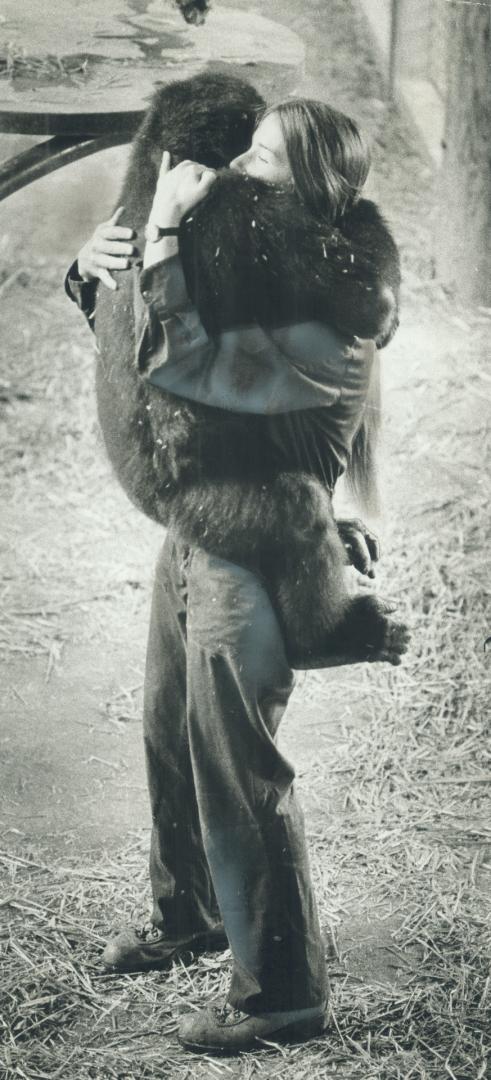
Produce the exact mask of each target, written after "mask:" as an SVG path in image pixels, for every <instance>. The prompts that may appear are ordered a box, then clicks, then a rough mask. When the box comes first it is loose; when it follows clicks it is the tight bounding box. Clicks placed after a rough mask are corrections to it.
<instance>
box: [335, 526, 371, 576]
mask: <svg viewBox="0 0 491 1080" xmlns="http://www.w3.org/2000/svg"><path fill="white" fill-rule="evenodd" d="M336 525H337V527H338V533H339V535H340V537H341V540H342V541H343V544H344V546H345V548H346V552H347V555H348V559H349V561H350V564H351V565H352V566H354V568H355V570H358V573H360V574H365V575H366V576H367V577H370V578H374V577H375V569H374V566H373V563H376V562H378V560H379V559H380V544H379V542H378V539H377V537H376V536H375V534H374V533H372V532H370V530H369V529H367V527H366V525H364V523H363V521H360V519H359V518H339V519H338V520H337V521H336Z"/></svg>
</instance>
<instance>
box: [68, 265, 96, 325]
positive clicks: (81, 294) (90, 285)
mask: <svg viewBox="0 0 491 1080" xmlns="http://www.w3.org/2000/svg"><path fill="white" fill-rule="evenodd" d="M96 289H97V281H84V280H83V278H81V277H80V274H79V271H78V262H77V260H76V259H75V262H73V263H72V265H71V266H70V268H69V270H68V271H67V274H66V277H65V292H66V294H67V296H68V297H69V298H70V300H73V301H74V303H75V304H77V307H79V308H80V310H81V311H83V312H85V313H86V314H87V315H88V314H89V312H90V313H91V314H92V312H93V309H94V307H95V294H96Z"/></svg>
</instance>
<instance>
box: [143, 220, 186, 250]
mask: <svg viewBox="0 0 491 1080" xmlns="http://www.w3.org/2000/svg"><path fill="white" fill-rule="evenodd" d="M163 236H179V226H178V225H169V226H165V227H163V228H161V227H160V225H154V223H153V222H151V221H149V222H147V224H146V225H145V240H146V241H147V242H148V243H149V244H157V243H158V241H159V240H161V239H162V237H163Z"/></svg>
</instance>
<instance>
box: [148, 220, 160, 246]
mask: <svg viewBox="0 0 491 1080" xmlns="http://www.w3.org/2000/svg"><path fill="white" fill-rule="evenodd" d="M145 240H148V243H149V244H156V243H157V241H158V240H160V229H159V227H158V225H153V224H152V223H151V222H149V223H148V225H145Z"/></svg>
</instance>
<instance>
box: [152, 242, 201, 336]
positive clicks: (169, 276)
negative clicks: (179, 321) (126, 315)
mask: <svg viewBox="0 0 491 1080" xmlns="http://www.w3.org/2000/svg"><path fill="white" fill-rule="evenodd" d="M140 291H141V295H142V298H143V300H144V301H145V304H147V305H148V307H151V308H152V310H153V311H154V312H155V314H156V316H157V318H158V319H159V321H161V322H162V321H163V320H164V319H167V318H169V316H170V315H176V314H178V313H179V314H180V313H181V312H184V311H190V310H191V309H192V308H193V304H192V302H191V300H190V299H189V295H188V291H187V288H186V280H185V277H184V270H183V268H182V263H181V260H180V257H179V255H172V256H171V257H170V258H169V259H164V260H163V262H159V263H155V264H154V265H153V266H146V267H144V269H143V270H142V271H141V274H140Z"/></svg>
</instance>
